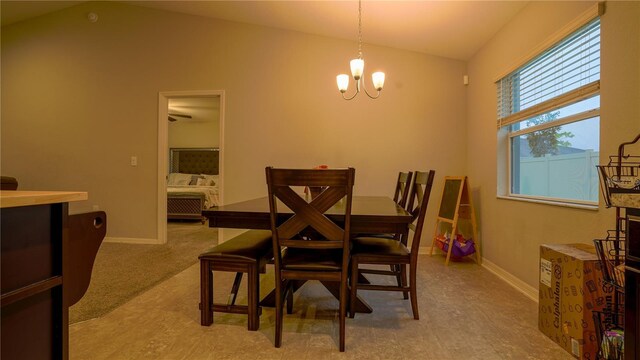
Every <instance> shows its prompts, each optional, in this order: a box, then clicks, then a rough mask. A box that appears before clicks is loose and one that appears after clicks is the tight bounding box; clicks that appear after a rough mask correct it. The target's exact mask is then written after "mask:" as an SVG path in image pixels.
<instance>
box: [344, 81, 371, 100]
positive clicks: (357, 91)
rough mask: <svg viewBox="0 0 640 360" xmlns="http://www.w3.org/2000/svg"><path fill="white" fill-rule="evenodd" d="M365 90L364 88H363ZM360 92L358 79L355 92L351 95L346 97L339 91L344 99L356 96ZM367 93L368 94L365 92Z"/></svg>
mask: <svg viewBox="0 0 640 360" xmlns="http://www.w3.org/2000/svg"><path fill="white" fill-rule="evenodd" d="M365 91H366V90H365ZM359 93H360V80H356V92H355V93H353V95H351V96H350V97H346V96H344V92H341V94H342V98H343V99H345V100H352V99H353V98H355V97H356V95H358V94H359ZM367 95H369V94H367Z"/></svg>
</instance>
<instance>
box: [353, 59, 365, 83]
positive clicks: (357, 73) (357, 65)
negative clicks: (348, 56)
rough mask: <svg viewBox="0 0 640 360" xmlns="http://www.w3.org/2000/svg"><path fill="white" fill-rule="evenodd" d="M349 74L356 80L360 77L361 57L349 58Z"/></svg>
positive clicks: (361, 70)
mask: <svg viewBox="0 0 640 360" xmlns="http://www.w3.org/2000/svg"><path fill="white" fill-rule="evenodd" d="M350 64H351V75H353V79H354V80H356V81H358V80H360V78H361V77H362V73H364V60H362V59H353V60H351V63H350Z"/></svg>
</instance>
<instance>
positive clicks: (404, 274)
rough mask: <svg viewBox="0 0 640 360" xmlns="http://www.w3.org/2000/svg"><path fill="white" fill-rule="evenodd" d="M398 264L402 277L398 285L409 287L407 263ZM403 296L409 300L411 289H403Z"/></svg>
mask: <svg viewBox="0 0 640 360" xmlns="http://www.w3.org/2000/svg"><path fill="white" fill-rule="evenodd" d="M397 266H398V268H399V270H400V279H401V282H400V284H398V285H399V286H402V287H403V288H406V287H407V265H405V264H398V265H397ZM402 296H403V297H404V299H405V300H407V299H408V298H409V291H403V292H402Z"/></svg>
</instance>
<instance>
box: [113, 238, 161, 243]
mask: <svg viewBox="0 0 640 360" xmlns="http://www.w3.org/2000/svg"><path fill="white" fill-rule="evenodd" d="M102 242H106V243H118V244H144V245H162V243H161V242H160V240H158V239H144V238H123V237H105V238H104V240H103V241H102Z"/></svg>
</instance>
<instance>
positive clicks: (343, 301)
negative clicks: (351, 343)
mask: <svg viewBox="0 0 640 360" xmlns="http://www.w3.org/2000/svg"><path fill="white" fill-rule="evenodd" d="M347 275H348V269H345V270H343V272H342V281H341V282H340V352H344V343H345V328H346V325H345V318H346V315H347Z"/></svg>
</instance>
